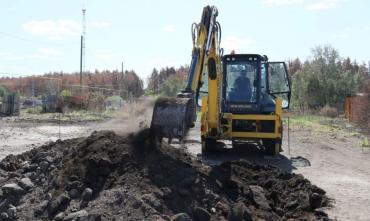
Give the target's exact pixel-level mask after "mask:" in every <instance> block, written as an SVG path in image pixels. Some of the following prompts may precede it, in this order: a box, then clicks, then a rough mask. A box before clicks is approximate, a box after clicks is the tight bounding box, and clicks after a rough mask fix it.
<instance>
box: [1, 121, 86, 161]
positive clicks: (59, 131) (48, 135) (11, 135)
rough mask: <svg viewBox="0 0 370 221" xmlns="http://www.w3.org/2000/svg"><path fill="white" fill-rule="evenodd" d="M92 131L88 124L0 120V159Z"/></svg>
mask: <svg viewBox="0 0 370 221" xmlns="http://www.w3.org/2000/svg"><path fill="white" fill-rule="evenodd" d="M92 131H93V130H92V128H91V125H89V124H66V125H60V126H59V125H58V124H53V123H43V124H39V123H29V122H16V121H14V118H0V159H3V158H4V157H6V156H7V155H9V154H19V153H22V152H24V151H27V150H30V149H32V148H34V147H36V146H39V145H41V144H44V143H46V142H50V141H56V140H58V139H62V140H63V139H70V138H75V137H80V136H87V135H88V134H90V133H91V132H92Z"/></svg>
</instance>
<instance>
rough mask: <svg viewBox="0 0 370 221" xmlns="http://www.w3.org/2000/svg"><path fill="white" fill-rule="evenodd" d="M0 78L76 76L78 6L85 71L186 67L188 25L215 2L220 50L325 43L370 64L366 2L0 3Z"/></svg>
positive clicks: (283, 55) (280, 52) (297, 49)
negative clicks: (48, 74)
mask: <svg viewBox="0 0 370 221" xmlns="http://www.w3.org/2000/svg"><path fill="white" fill-rule="evenodd" d="M0 5H1V7H0V14H1V20H0V27H1V29H0V74H1V75H0V76H22V75H39V74H43V73H45V72H49V71H63V72H74V71H79V62H80V61H79V59H80V58H79V57H80V36H81V33H82V8H86V22H85V24H86V51H85V55H86V57H85V70H91V71H94V70H95V69H98V70H103V69H104V70H106V69H109V70H112V69H121V63H122V62H123V66H124V69H127V70H135V71H136V73H138V75H139V76H140V77H142V78H143V79H144V80H147V78H148V77H149V76H150V74H151V72H152V70H153V68H157V69H160V68H161V67H165V66H180V65H185V64H189V63H190V59H191V51H192V40H191V32H190V30H191V28H190V26H191V24H192V23H193V22H196V23H199V21H200V17H201V14H202V10H203V7H204V6H206V5H215V6H216V7H217V8H218V11H219V16H218V18H217V19H218V21H219V22H220V24H221V28H222V40H221V46H222V47H223V48H224V49H225V53H230V51H231V50H233V49H234V50H235V51H236V53H258V54H265V55H267V56H268V57H269V59H270V60H275V61H281V60H283V61H287V60H289V59H294V58H296V57H299V58H300V59H301V60H305V59H309V58H310V54H311V48H313V47H315V46H318V45H322V46H323V45H327V44H330V45H331V46H333V47H334V48H336V49H337V50H338V51H339V53H340V55H341V56H342V57H343V58H344V57H347V56H349V57H350V58H352V59H356V60H357V61H358V62H359V63H362V62H366V63H368V62H369V60H370V1H367V0H223V1H210V0H155V1H150V0H135V1H133V0H104V1H103V0H63V1H60V0H59V1H57V0H32V1H30V0H0Z"/></svg>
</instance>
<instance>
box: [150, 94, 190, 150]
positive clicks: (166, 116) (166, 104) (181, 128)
mask: <svg viewBox="0 0 370 221" xmlns="http://www.w3.org/2000/svg"><path fill="white" fill-rule="evenodd" d="M195 120H196V105H195V102H194V99H193V98H178V97H177V98H170V97H160V98H158V99H157V101H156V102H155V105H154V110H153V116H152V123H151V126H150V128H151V129H152V131H153V132H154V133H155V134H156V136H157V137H158V138H160V140H161V139H162V138H164V137H165V138H168V142H169V143H171V141H172V139H173V138H177V139H179V140H180V141H181V140H182V139H183V138H184V137H185V136H186V134H187V132H188V130H189V128H190V127H192V126H193V125H194V122H195Z"/></svg>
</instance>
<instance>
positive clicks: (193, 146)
mask: <svg viewBox="0 0 370 221" xmlns="http://www.w3.org/2000/svg"><path fill="white" fill-rule="evenodd" d="M135 122H136V121H135ZM122 125H125V123H124V122H123V121H120V122H117V121H115V122H105V123H100V124H72V125H62V126H61V129H60V134H61V139H69V138H73V137H80V136H86V135H88V134H90V133H91V132H92V131H94V130H100V129H109V128H113V129H117V128H120V127H121V126H122ZM123 127H124V126H123ZM198 130H199V127H195V128H194V129H193V130H191V131H190V134H189V136H188V138H187V140H186V141H185V142H186V144H185V145H179V144H177V145H176V144H175V146H177V147H181V148H184V146H185V148H186V149H187V150H188V152H189V153H191V154H192V155H194V156H198V158H200V160H201V161H202V162H203V163H205V164H220V163H222V162H224V161H228V160H235V159H241V158H243V159H247V160H249V161H252V162H256V163H260V164H272V165H276V166H278V167H280V168H282V169H283V170H286V171H288V172H294V173H300V174H303V175H304V176H305V177H306V178H308V179H309V180H310V181H311V182H312V183H313V184H315V185H318V186H320V187H322V188H323V189H324V190H325V191H327V194H328V196H329V197H330V198H332V199H333V200H334V202H333V207H332V208H328V209H326V212H327V213H328V214H329V216H330V217H331V218H336V219H338V220H369V217H370V210H369V209H368V208H369V205H370V169H369V168H370V153H369V151H368V150H364V149H363V148H362V147H361V144H360V143H361V139H360V138H358V137H357V136H353V134H351V133H349V132H348V133H347V132H346V131H343V130H335V131H326V132H317V131H314V130H309V129H306V128H302V127H293V128H291V131H290V145H289V146H290V151H289V148H288V142H287V140H285V142H284V152H283V153H282V154H281V155H279V156H278V157H277V158H271V157H265V156H263V155H262V153H261V151H259V150H258V149H257V148H256V146H255V145H250V144H240V145H238V146H237V148H235V149H231V148H230V146H231V145H230V143H228V142H225V143H223V144H221V145H220V146H222V149H220V150H219V151H218V153H217V154H214V155H209V156H207V157H201V156H200V155H199V154H200V140H199V136H198V132H197V131H198ZM286 134H287V131H285V135H286ZM285 138H287V136H285ZM57 139H59V125H57V124H41V125H40V124H37V125H33V124H29V123H14V122H11V121H4V120H1V121H0V150H1V152H0V158H1V159H2V158H4V157H5V156H6V155H8V154H10V153H12V154H18V153H21V152H24V151H27V150H29V149H31V148H33V147H35V146H38V145H39V144H42V143H45V142H49V141H54V140H57ZM289 153H290V154H289ZM297 157H298V158H297Z"/></svg>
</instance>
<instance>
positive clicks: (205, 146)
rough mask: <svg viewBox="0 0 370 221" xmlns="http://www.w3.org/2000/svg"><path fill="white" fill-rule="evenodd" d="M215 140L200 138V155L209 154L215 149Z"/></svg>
mask: <svg viewBox="0 0 370 221" xmlns="http://www.w3.org/2000/svg"><path fill="white" fill-rule="evenodd" d="M216 144H217V140H215V139H212V138H203V137H202V155H206V154H209V153H211V152H212V151H213V150H214V149H215V148H216Z"/></svg>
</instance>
